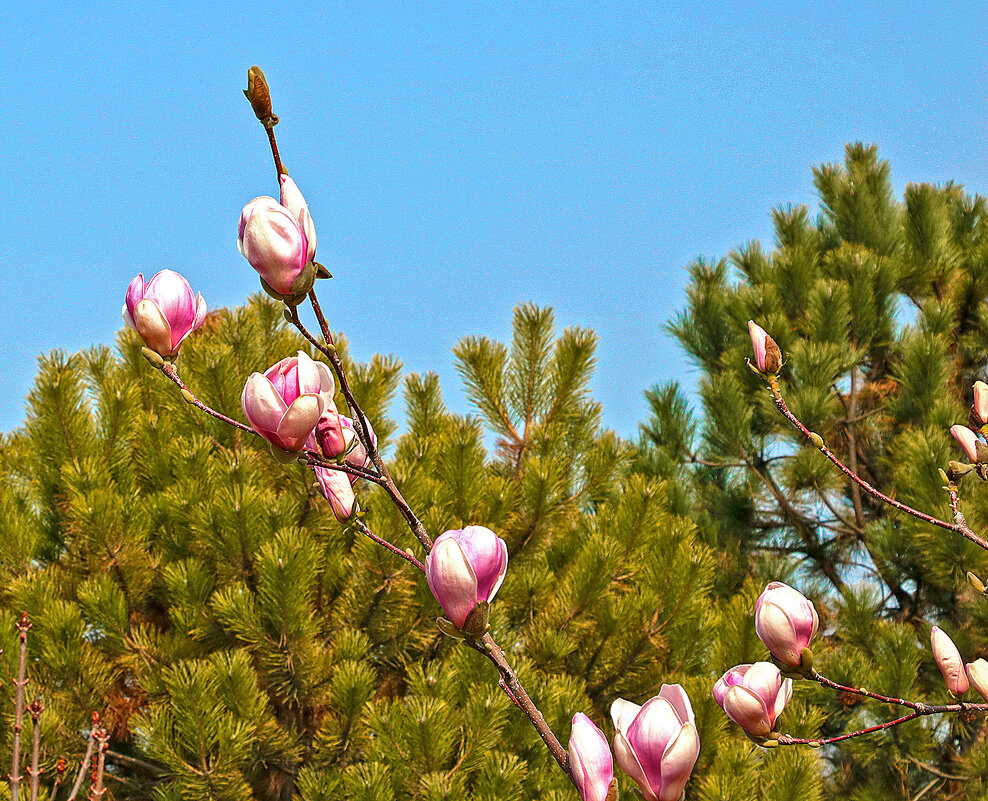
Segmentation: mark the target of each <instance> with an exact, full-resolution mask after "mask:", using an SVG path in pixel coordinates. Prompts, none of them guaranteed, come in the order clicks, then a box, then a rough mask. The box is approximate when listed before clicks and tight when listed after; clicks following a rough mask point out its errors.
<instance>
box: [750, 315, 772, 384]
mask: <svg viewBox="0 0 988 801" xmlns="http://www.w3.org/2000/svg"><path fill="white" fill-rule="evenodd" d="M748 336H750V337H751V347H752V349H753V350H754V351H755V366H756V367H757V368H758V369H759V370H761V371H762V372H763V373H764V372H765V353H766V345H767V343H768V334H766V333H765V329H764V328H762V327H761V326H760V325H758V324H757V323H756V322H755V321H754V320H748Z"/></svg>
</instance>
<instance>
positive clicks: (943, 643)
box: [930, 626, 970, 695]
mask: <svg viewBox="0 0 988 801" xmlns="http://www.w3.org/2000/svg"><path fill="white" fill-rule="evenodd" d="M930 645H931V646H932V647H933V658H934V659H935V660H936V662H937V667H938V668H940V673H942V674H943V681H944V684H946V685H947V689H948V690H949V691H950V692H951V693H953V694H954V695H964V693H966V692H967V691H968V688H969V686H970V685H969V684H968V681H967V673H965V672H964V662H963V660H962V659H961V652H960V651H958V650H957V646H956V645H954V641H953V640H952V639H950V637H948V636H947V634H946V633H945V632H944V631H943V630H942V629H938V628H937V627H936V626H934V627H933V631H931V632H930Z"/></svg>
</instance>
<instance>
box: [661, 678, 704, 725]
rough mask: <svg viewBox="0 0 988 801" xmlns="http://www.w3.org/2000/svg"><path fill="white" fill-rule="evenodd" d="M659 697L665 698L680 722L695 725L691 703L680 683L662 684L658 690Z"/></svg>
mask: <svg viewBox="0 0 988 801" xmlns="http://www.w3.org/2000/svg"><path fill="white" fill-rule="evenodd" d="M659 698H665V699H666V700H667V701H668V702H669V703H670V704H672V708H673V709H675V710H676V714H677V715H679V722H680V723H692V724H694V725H696V715H694V714H693V705H692V704H691V703H690V697H689V696H688V695H687V694H686V690H684V689H683V687H682V685H681V684H663V685H662V688H661V689H660V690H659Z"/></svg>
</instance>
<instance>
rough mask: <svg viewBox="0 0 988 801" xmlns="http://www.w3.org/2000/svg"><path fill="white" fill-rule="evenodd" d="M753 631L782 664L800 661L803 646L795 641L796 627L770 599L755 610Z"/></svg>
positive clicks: (791, 665) (783, 610)
mask: <svg viewBox="0 0 988 801" xmlns="http://www.w3.org/2000/svg"><path fill="white" fill-rule="evenodd" d="M755 632H756V633H757V634H758V638H759V639H760V640H761V641H762V642H763V643H764V644H765V647H766V648H768V650H769V653H770V654H772V656H774V657H775V658H776V659H778V660H779V661H780V662H782V663H783V664H785V665H788V666H790V667H796V666H797V665H799V664H800V662H801V661H802V658H803V657H802V651H803V648H804V647H805V646H804V645H800V644H799V642H797V639H796V627H795V626H794V625H793V622H792V618H791V617H789V615H788V614H787V613H786V610H785V609H783V608H782V607H781V606H778V605H776V604H774V603H772V602H771V601H765V602H764V603H762V604H761V605H760V606H759V607H758V610H757V611H756V612H755ZM797 646H798V647H797Z"/></svg>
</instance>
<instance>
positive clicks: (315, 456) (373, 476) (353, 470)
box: [158, 362, 382, 484]
mask: <svg viewBox="0 0 988 801" xmlns="http://www.w3.org/2000/svg"><path fill="white" fill-rule="evenodd" d="M158 369H160V370H161V372H162V373H164V374H165V375H166V376H168V378H169V379H171V380H172V381H173V382H174V383H175V384H176V385H177V386H178V388H179V389H180V390H182V397H183V398H185V400H186V401H187V402H188V403H191V404H192V405H193V406H195V407H196V408H197V409H199V410H200V411H203V412H205V413H206V414H208V415H209V416H210V417H215V418H216V419H217V420H220V421H222V422H224V423H226V424H227V425H229V426H233V427H234V428H236V429H237V430H239V431H244V432H246V433H247V434H251V435H252V436H255V437H260V436H261V435H260V434H258V433H257V432H256V431H255V430H254V429H253V428H251V427H250V426H248V425H244V424H243V423H241V422H239V421H238V420H234V419H233V418H232V417H227V416H226V415H225V414H222V413H221V412H218V411H216V410H215V409H213V408H211V407H210V406H207V405H206V404H205V403H203V402H202V401H201V400H200V399H199V398H198V397H197V396H196V395H195V393H194V392H192V390H190V389H189V388H188V387H187V386H186V385H185V382H184V381H182V379H181V378H180V377H179V375H178V371H177V370H176V369H175V366H174V365H173V364H169V363H168V362H165V363H164V364H163V365H162V366H161V367H160V368H158ZM299 457H300V459H303V460H304V463H305V465H306V466H307V467H322V468H326V469H327V470H339V471H340V472H341V473H347V474H349V475H351V476H356V477H357V478H363V479H366V480H367V481H372V482H373V483H375V484H380V483H382V479H381V477H380V476H379V475H378V474H377V473H372V472H371V471H369V470H365V469H364V468H362V467H356V466H354V465H351V464H347V463H346V462H335V461H329V460H327V459H324V458H323V456H322V455H321V454H319V453H316V452H314V451H310V450H302V451H301V452H300V453H299Z"/></svg>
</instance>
